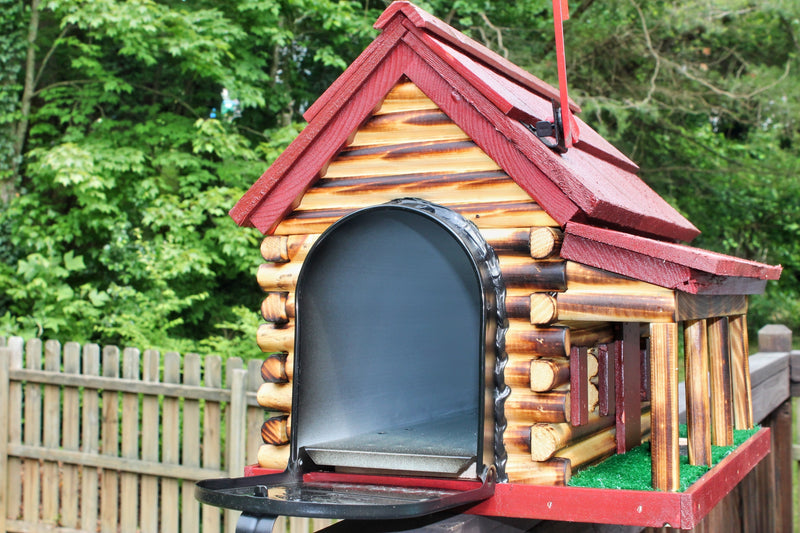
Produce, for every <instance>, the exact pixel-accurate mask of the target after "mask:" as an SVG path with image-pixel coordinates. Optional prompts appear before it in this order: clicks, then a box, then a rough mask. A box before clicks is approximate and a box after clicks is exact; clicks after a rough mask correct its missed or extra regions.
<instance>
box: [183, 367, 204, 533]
mask: <svg viewBox="0 0 800 533" xmlns="http://www.w3.org/2000/svg"><path fill="white" fill-rule="evenodd" d="M183 384H184V385H194V386H199V385H200V356H199V355H197V354H196V353H187V354H186V355H185V356H184V358H183ZM182 449H183V464H185V465H188V466H200V402H199V401H197V400H188V399H185V400H183V442H182ZM181 497H182V500H183V506H182V508H181V515H182V518H181V531H185V532H186V533H194V532H195V531H200V523H199V520H200V504H199V502H198V501H197V500H196V499H195V497H194V490H192V484H191V483H189V482H188V481H184V483H183V486H182V487H181Z"/></svg>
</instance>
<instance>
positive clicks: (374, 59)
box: [229, 23, 405, 233]
mask: <svg viewBox="0 0 800 533" xmlns="http://www.w3.org/2000/svg"><path fill="white" fill-rule="evenodd" d="M404 32H405V29H404V28H403V26H402V24H400V23H398V24H396V25H394V26H392V27H391V28H388V29H387V30H386V31H385V32H384V33H383V34H382V35H381V36H379V38H378V39H376V43H377V45H376V47H375V49H374V50H373V52H372V53H371V54H369V57H366V58H365V59H364V61H363V62H362V63H361V64H360V68H359V69H353V70H352V71H351V72H352V74H350V75H348V77H347V79H346V80H344V82H343V85H342V86H341V87H340V92H338V93H337V94H335V95H332V96H336V98H335V99H333V98H331V99H329V101H328V102H327V104H328V105H327V106H326V107H325V112H324V113H319V112H318V113H317V115H316V116H315V118H316V120H314V121H313V122H311V123H310V124H309V125H308V126H306V127H305V128H304V129H303V131H302V132H300V135H298V136H297V138H296V139H295V140H294V141H292V143H291V144H290V145H289V146H288V147H287V148H286V150H284V151H283V153H282V154H281V155H280V156H279V157H278V159H276V160H275V162H274V163H273V164H272V165H271V166H270V167H269V168H268V169H267V171H266V172H264V174H263V175H262V176H261V177H260V178H259V179H258V181H256V182H255V184H253V186H252V187H250V189H249V190H248V191H247V193H245V195H244V196H242V198H241V199H240V200H239V201H238V202H237V203H236V205H235V206H234V207H233V209H231V211H230V213H229V214H230V216H231V218H233V220H234V221H236V223H237V224H239V225H245V224H246V223H247V222H248V221H249V222H250V224H251V225H253V226H255V227H257V228H258V229H260V230H261V232H262V233H268V232H269V231H270V230H271V229H272V227H273V226H275V225H276V224H277V222H279V221H280V218H282V217H283V216H285V214H287V213H288V212H289V211H290V210H291V206H292V203H294V202H295V201H299V198H298V197H292V198H290V199H289V203H288V204H287V206H286V207H284V208H283V209H280V210H279V213H280V214H279V215H278V218H277V219H275V220H273V217H272V216H270V215H271V214H268V215H267V216H265V215H264V214H263V213H258V214H257V213H255V212H256V211H259V210H261V205H262V202H264V200H265V199H266V198H267V197H268V196H269V195H271V194H272V193H273V191H275V190H276V189H278V188H279V187H284V186H285V184H286V183H287V182H288V180H287V179H286V174H287V173H289V172H290V170H294V171H295V173H297V167H302V168H301V169H300V171H299V172H300V173H301V174H303V175H308V174H310V179H311V180H313V179H314V178H315V177H316V176H317V174H318V173H319V171H320V170H321V169H322V168H324V166H325V165H326V164H327V163H328V161H329V160H330V159H331V158H332V157H333V156H334V155H335V153H336V151H337V150H338V149H339V148H340V147H341V146H342V145H343V144H344V142H345V141H346V140H347V137H348V136H349V135H350V133H351V132H352V131H353V129H354V128H355V127H357V126H358V125H359V124H360V123H361V121H363V120H364V119H366V117H367V116H368V115H369V113H370V112H371V111H372V109H373V108H374V107H375V105H377V103H378V102H379V101H380V99H382V98H383V97H384V96H385V95H386V93H383V94H381V95H379V96H375V95H372V94H371V93H369V92H368V91H366V90H364V91H363V92H362V94H361V95H360V97H359V98H350V95H352V94H355V93H356V92H357V91H359V89H362V88H363V85H364V83H365V82H366V80H368V79H370V78H375V77H376V76H379V75H380V74H381V72H380V71H381V70H382V69H385V68H386V67H385V66H384V65H383V63H384V60H385V59H386V57H387V56H388V55H390V53H391V52H392V50H393V49H394V48H395V46H396V45H397V44H398V42H399V39H400V36H402V34H403V33H404ZM390 88H391V87H390ZM386 92H388V89H387V91H386ZM369 96H373V99H372V101H369V102H367V101H368V100H369ZM355 108H360V109H361V110H363V111H362V112H361V113H360V115H362V116H359V117H358V120H357V121H353V116H352V115H351V113H353V112H354V111H355ZM348 123H350V124H352V125H351V129H345V128H346V127H347V125H348ZM301 182H302V183H303V184H304V186H303V188H301V190H300V191H296V192H299V193H300V194H302V192H304V191H305V187H308V185H309V184H310V181H309V178H308V177H307V176H305V177H304V178H303V179H302V180H301ZM279 184H280V185H279ZM294 185H295V184H292V186H294ZM292 188H293V189H295V190H296V189H297V187H296V186H294V187H292ZM279 192H280V191H279ZM280 196H281V198H282V199H284V200H285V196H286V194H281V195H280ZM272 203H273V204H275V203H276V202H275V201H273V202H272Z"/></svg>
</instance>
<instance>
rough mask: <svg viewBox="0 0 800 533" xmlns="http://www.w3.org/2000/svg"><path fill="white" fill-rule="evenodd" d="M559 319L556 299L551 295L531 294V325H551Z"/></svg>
mask: <svg viewBox="0 0 800 533" xmlns="http://www.w3.org/2000/svg"><path fill="white" fill-rule="evenodd" d="M557 318H558V307H557V304H556V299H555V298H554V297H553V296H550V295H549V294H545V293H540V292H535V293H533V294H531V315H530V319H531V324H550V323H551V322H555V321H556V319H557Z"/></svg>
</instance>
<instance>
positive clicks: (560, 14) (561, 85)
mask: <svg viewBox="0 0 800 533" xmlns="http://www.w3.org/2000/svg"><path fill="white" fill-rule="evenodd" d="M568 18H569V5H568V0H553V23H554V25H555V33H556V59H557V62H558V90H559V93H560V96H561V122H562V123H563V125H564V146H566V147H567V148H571V147H572V145H573V143H574V142H577V140H578V127H577V126H578V125H577V124H576V123H575V121H574V120H573V118H572V111H571V110H570V108H569V94H568V92H567V62H566V57H565V54H564V21H565V20H567V19H568ZM554 120H555V117H554Z"/></svg>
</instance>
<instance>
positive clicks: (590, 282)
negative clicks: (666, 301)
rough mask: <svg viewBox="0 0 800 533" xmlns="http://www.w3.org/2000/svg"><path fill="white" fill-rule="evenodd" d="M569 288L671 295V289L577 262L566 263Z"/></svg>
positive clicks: (574, 289) (573, 289)
mask: <svg viewBox="0 0 800 533" xmlns="http://www.w3.org/2000/svg"><path fill="white" fill-rule="evenodd" d="M566 268H567V288H568V290H571V291H589V292H610V293H614V294H639V295H642V294H650V293H666V294H670V293H672V291H671V290H670V289H665V288H664V287H659V286H658V285H653V284H652V283H647V282H644V281H638V280H635V279H632V278H629V277H626V276H622V275H620V274H614V273H613V272H609V271H607V270H601V269H599V268H594V267H591V266H587V265H584V264H581V263H576V262H575V261H566Z"/></svg>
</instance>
